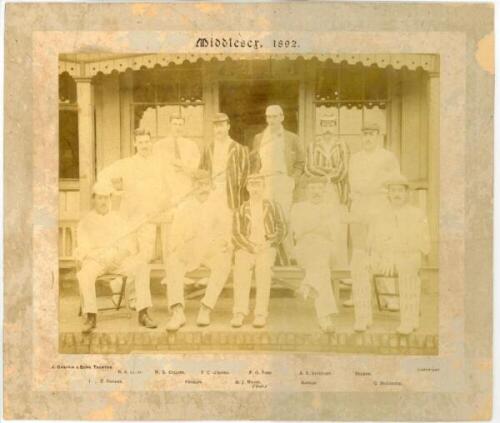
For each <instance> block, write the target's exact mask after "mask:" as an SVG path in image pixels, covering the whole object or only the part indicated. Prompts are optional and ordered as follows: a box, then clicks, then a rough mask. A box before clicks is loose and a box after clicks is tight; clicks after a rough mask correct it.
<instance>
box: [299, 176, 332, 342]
mask: <svg viewBox="0 0 500 423" xmlns="http://www.w3.org/2000/svg"><path fill="white" fill-rule="evenodd" d="M327 181H328V180H327V178H325V177H322V176H311V177H309V178H308V179H307V195H308V197H307V200H306V201H302V202H299V203H295V204H294V205H293V206H292V212H291V227H292V233H293V236H294V238H295V242H296V245H295V255H296V257H297V261H298V263H299V265H300V266H301V267H302V268H303V269H304V270H305V277H304V280H303V281H302V286H301V291H302V293H303V294H304V297H305V298H308V296H309V295H311V296H312V297H313V298H314V305H315V309H316V316H317V319H318V324H319V326H320V328H321V329H322V330H323V331H324V332H326V333H332V332H334V326H333V321H332V315H334V314H336V313H338V308H337V304H336V301H335V296H334V294H333V288H332V280H331V269H332V266H333V264H334V262H335V260H336V254H337V248H336V246H337V244H338V240H336V238H335V237H336V236H337V234H338V226H339V225H340V216H339V214H338V213H337V211H338V209H335V207H334V206H333V205H332V203H331V202H329V201H326V199H325V191H326V184H327V183H328V182H327Z"/></svg>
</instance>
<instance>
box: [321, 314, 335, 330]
mask: <svg viewBox="0 0 500 423" xmlns="http://www.w3.org/2000/svg"><path fill="white" fill-rule="evenodd" d="M318 323H319V327H320V328H321V330H322V331H323V332H325V333H334V332H335V328H334V327H333V322H332V320H331V319H330V316H325V317H322V318H320V319H319V320H318Z"/></svg>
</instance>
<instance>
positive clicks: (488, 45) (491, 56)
mask: <svg viewBox="0 0 500 423" xmlns="http://www.w3.org/2000/svg"><path fill="white" fill-rule="evenodd" d="M476 62H477V63H478V64H479V66H481V68H483V69H484V70H485V71H486V72H488V73H489V74H491V75H493V74H494V73H495V39H494V37H493V32H490V33H489V34H488V35H485V36H484V37H483V38H481V39H480V40H479V42H478V43H477V49H476Z"/></svg>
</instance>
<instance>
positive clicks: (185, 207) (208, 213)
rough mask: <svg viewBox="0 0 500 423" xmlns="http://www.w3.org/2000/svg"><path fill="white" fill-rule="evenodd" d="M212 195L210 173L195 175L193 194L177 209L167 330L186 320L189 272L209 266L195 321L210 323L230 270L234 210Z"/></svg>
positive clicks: (169, 267) (168, 277)
mask: <svg viewBox="0 0 500 423" xmlns="http://www.w3.org/2000/svg"><path fill="white" fill-rule="evenodd" d="M211 194H212V184H211V181H210V174H209V173H208V172H206V171H204V170H201V169H200V170H198V171H196V172H195V173H194V174H193V195H192V196H191V197H190V198H188V199H187V200H186V201H184V202H182V204H181V205H180V206H179V207H178V208H177V210H176V211H175V214H174V216H173V220H172V228H171V231H170V237H171V240H170V243H169V246H170V250H169V252H168V254H167V262H166V277H165V279H164V282H165V283H166V284H167V298H168V307H169V309H170V310H171V311H172V317H171V318H170V320H169V321H168V323H167V330H169V331H176V330H178V329H179V328H180V327H181V326H183V325H184V324H185V323H186V317H185V314H184V307H185V302H184V280H185V274H186V272H189V271H192V270H195V269H197V268H198V267H200V266H201V265H205V266H207V267H208V268H209V269H210V276H209V278H208V282H207V288H206V291H205V295H204V297H203V299H202V300H201V306H200V310H199V313H198V318H197V320H196V323H197V325H198V326H208V325H209V324H210V313H211V311H212V310H213V309H214V307H215V304H216V303H217V300H218V298H219V295H220V293H221V292H222V289H223V288H224V285H225V283H226V281H227V277H228V275H229V272H230V270H231V259H232V253H233V249H232V245H231V229H232V228H231V223H232V220H231V211H230V210H229V208H228V207H227V206H226V204H225V203H221V202H220V201H218V198H217V197H214V196H213V195H211Z"/></svg>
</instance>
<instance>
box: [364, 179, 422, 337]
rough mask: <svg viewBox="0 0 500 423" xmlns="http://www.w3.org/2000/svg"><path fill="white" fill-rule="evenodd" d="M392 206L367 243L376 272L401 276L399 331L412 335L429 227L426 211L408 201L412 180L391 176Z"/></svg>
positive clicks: (381, 216)
mask: <svg viewBox="0 0 500 423" xmlns="http://www.w3.org/2000/svg"><path fill="white" fill-rule="evenodd" d="M386 186H387V188H388V197H389V206H388V208H387V209H386V210H384V211H383V212H381V213H380V214H379V215H377V216H376V218H375V219H374V220H373V222H372V223H371V224H370V228H369V232H368V239H367V246H368V251H369V253H370V263H371V265H370V267H371V272H372V274H373V273H375V274H382V275H384V276H394V275H397V276H398V283H399V300H400V310H401V324H400V326H399V327H398V329H397V332H398V333H400V334H403V335H408V334H410V333H411V332H413V331H414V330H416V329H418V327H419V315H420V278H419V274H418V272H419V270H420V267H421V258H422V254H425V255H426V254H429V249H430V239H429V227H428V224H427V219H426V217H425V214H424V212H423V211H422V210H421V209H420V208H418V207H415V206H412V205H410V204H408V181H407V180H406V178H405V177H404V176H402V175H399V176H398V177H395V178H393V179H391V180H390V181H389V182H387V184H386Z"/></svg>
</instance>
